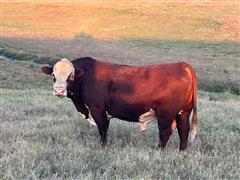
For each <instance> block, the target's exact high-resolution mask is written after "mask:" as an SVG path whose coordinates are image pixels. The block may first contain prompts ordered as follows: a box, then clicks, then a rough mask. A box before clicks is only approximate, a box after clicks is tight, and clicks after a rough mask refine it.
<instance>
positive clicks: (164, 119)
mask: <svg viewBox="0 0 240 180" xmlns="http://www.w3.org/2000/svg"><path fill="white" fill-rule="evenodd" d="M173 120H174V118H173V117H172V116H171V115H169V114H168V115H164V113H161V112H159V111H158V110H157V122H158V129H159V140H160V148H161V149H162V150H164V148H165V147H166V145H167V142H168V140H169V137H170V136H171V134H172V132H173V130H172V122H173Z"/></svg>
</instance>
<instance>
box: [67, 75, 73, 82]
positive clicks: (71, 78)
mask: <svg viewBox="0 0 240 180" xmlns="http://www.w3.org/2000/svg"><path fill="white" fill-rule="evenodd" d="M67 80H68V81H73V80H74V75H73V73H71V74H70V75H69V76H68V78H67Z"/></svg>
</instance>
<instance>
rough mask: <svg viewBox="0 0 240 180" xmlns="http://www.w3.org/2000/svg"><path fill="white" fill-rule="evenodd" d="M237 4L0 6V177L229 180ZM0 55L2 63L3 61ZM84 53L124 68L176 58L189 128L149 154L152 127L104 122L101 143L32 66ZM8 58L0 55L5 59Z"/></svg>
mask: <svg viewBox="0 0 240 180" xmlns="http://www.w3.org/2000/svg"><path fill="white" fill-rule="evenodd" d="M237 7H239V1H235V0H231V1H223V0H217V1H213V0H206V1H191V2H188V1H164V2H162V1H143V2H141V3H138V2H137V1H133V0H131V1H103V0H100V1H96V0H94V1H91V2H89V1H84V0H81V1H78V2H77V3H76V1H75V2H70V1H69V2H68V3H66V2H65V3H63V2H59V1H58V2H57V1H55V0H53V1H51V3H50V2H49V1H47V0H44V1H41V3H39V2H33V1H30V0H25V1H24V2H14V1H11V2H1V12H2V13H1V39H0V55H1V57H0V67H1V68H0V82H1V83H0V113H1V114H0V137H1V138H0V179H38V178H46V179H50V178H51V179H55V178H56V179H57V178H60V179H61V178H68V179H99V178H102V179H132V178H135V179H140V178H143V179H238V178H239V177H240V170H239V169H240V164H239V159H240V153H239V152H240V146H239V142H240V111H239V107H240V96H239V94H240V83H239V82H240V76H239V74H240V63H239V61H240V49H239V47H240V46H239V40H240V38H239V29H240V28H239V25H240V22H239V19H240V18H239V8H237ZM3 56H4V57H3ZM83 56H91V57H94V58H97V59H100V60H106V61H110V62H115V63H123V64H130V65H143V64H155V63H162V62H165V63H166V62H177V61H185V62H188V63H189V64H191V65H192V66H193V67H194V69H195V70H196V73H197V78H198V115H199V130H198V134H197V138H196V140H195V141H194V142H193V143H192V144H190V145H189V148H188V150H187V151H186V152H183V153H179V151H178V146H179V138H178V134H177V131H176V132H174V134H173V135H172V136H171V139H170V141H169V143H168V145H167V148H166V150H165V151H164V152H161V151H159V150H158V149H157V148H156V147H157V145H158V128H157V124H156V122H153V123H152V124H150V126H149V127H148V130H147V132H146V133H144V134H142V133H140V130H139V127H138V125H137V124H136V123H129V122H124V121H120V120H118V119H112V120H111V123H110V128H109V133H108V136H109V142H108V145H107V147H106V148H101V146H99V144H98V141H99V135H98V131H97V129H96V127H94V126H91V125H90V124H89V123H88V122H87V121H86V120H84V119H82V118H81V116H80V115H79V114H78V112H77V111H76V110H75V108H74V105H73V104H72V102H70V100H69V99H67V98H63V99H60V98H57V97H54V96H52V82H51V81H52V80H51V78H49V77H48V76H46V75H44V74H42V73H41V71H40V68H41V64H42V63H53V62H55V60H57V59H59V58H61V57H67V58H69V59H74V58H76V57H83ZM6 57H8V58H6Z"/></svg>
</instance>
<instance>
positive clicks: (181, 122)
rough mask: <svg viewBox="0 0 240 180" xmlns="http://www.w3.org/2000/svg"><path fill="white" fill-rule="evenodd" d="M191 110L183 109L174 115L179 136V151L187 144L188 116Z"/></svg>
mask: <svg viewBox="0 0 240 180" xmlns="http://www.w3.org/2000/svg"><path fill="white" fill-rule="evenodd" d="M190 113H191V112H187V111H184V112H183V113H182V114H180V115H177V116H176V121H177V129H178V135H179V138H180V148H179V149H180V151H183V150H186V149H187V145H188V135H189V130H190V122H189V116H190Z"/></svg>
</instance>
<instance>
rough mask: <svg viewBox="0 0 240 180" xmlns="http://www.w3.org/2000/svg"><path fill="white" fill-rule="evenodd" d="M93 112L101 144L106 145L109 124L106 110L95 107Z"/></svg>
mask: <svg viewBox="0 0 240 180" xmlns="http://www.w3.org/2000/svg"><path fill="white" fill-rule="evenodd" d="M91 113H92V117H93V119H94V121H95V122H96V124H97V127H98V132H99V134H100V138H101V139H100V144H101V145H102V146H103V147H104V146H105V145H106V144H107V131H108V126H109V120H108V118H107V114H106V111H103V110H100V109H93V110H91Z"/></svg>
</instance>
